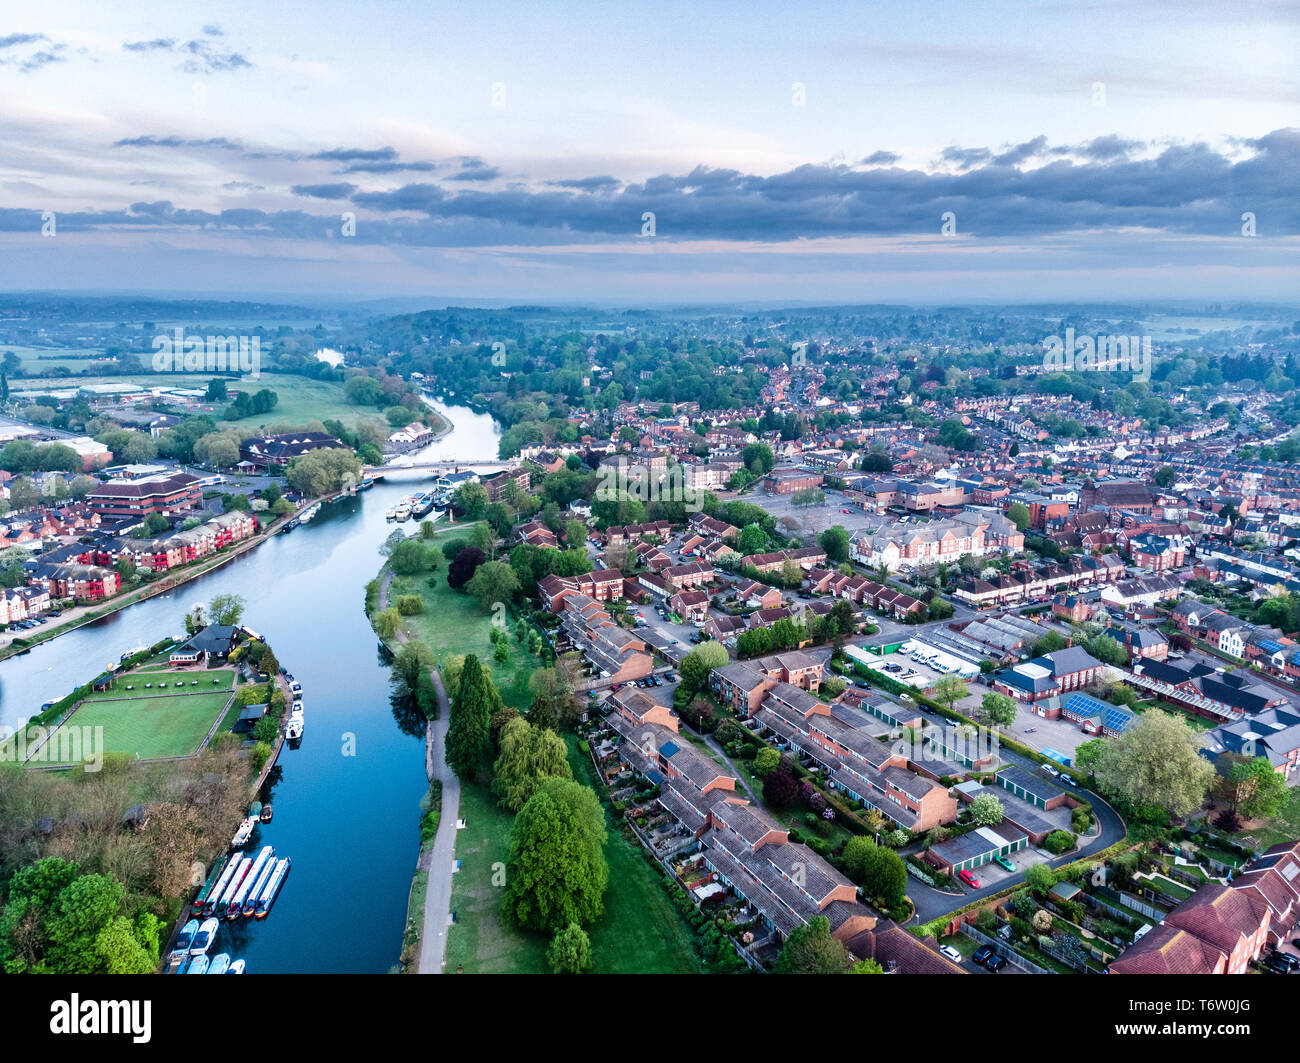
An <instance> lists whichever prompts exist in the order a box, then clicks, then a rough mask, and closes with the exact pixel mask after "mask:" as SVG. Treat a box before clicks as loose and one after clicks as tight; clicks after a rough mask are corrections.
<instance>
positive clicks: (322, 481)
mask: <svg viewBox="0 0 1300 1063" xmlns="http://www.w3.org/2000/svg"><path fill="white" fill-rule="evenodd" d="M287 479H288V481H289V486H290V487H292V488H293V489H294V490H295V491H298V492H299V493H300V494H303V495H308V496H315V495H324V494H329V493H330V492H331V491H338V490H341V489H342V487H343V486H344V485H345V484H355V483H358V482H359V481H360V479H361V459H359V458H358V457H357V456H356V455H355V454H353V453H352V451H350V450H347V449H345V448H343V447H326V448H324V449H322V450H312V451H308V452H307V453H306V454H303V455H300V456H299V457H296V458H294V459H293V461H292V462H290V463H289V472H288V476H287Z"/></svg>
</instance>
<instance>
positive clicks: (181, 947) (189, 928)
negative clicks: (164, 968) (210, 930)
mask: <svg viewBox="0 0 1300 1063" xmlns="http://www.w3.org/2000/svg"><path fill="white" fill-rule="evenodd" d="M198 932H199V921H198V920H197V919H191V920H190V921H189V922H188V923H186V924H185V925H184V926H183V927H181V932H180V933H179V934H177V935H176V944H175V945H173V946H172V951H171V953H170V954H169V955H168V957H167V958H168V959H169V960H170V961H171V962H172V963H176V962H177V961H179V960H184V959H185V957H187V956H188V955H189V954H190V945H191V944H192V943H193V941H194V935H195V934H197V933H198Z"/></svg>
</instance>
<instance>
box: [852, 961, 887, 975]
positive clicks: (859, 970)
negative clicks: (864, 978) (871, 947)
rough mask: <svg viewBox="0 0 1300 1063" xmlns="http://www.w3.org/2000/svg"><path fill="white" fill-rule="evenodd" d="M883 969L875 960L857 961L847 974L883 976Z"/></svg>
mask: <svg viewBox="0 0 1300 1063" xmlns="http://www.w3.org/2000/svg"><path fill="white" fill-rule="evenodd" d="M884 973H885V969H884V968H883V967H881V966H880V964H878V963H877V962H876V961H875V960H858V962H857V963H855V964H854V965H853V966H852V967H850V968H849V974H884Z"/></svg>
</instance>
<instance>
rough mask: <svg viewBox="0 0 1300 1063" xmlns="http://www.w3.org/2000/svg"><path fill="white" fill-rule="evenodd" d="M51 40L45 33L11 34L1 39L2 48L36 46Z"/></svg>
mask: <svg viewBox="0 0 1300 1063" xmlns="http://www.w3.org/2000/svg"><path fill="white" fill-rule="evenodd" d="M48 40H49V38H48V37H47V36H45V34H43V33H11V34H9V35H8V36H6V37H0V48H15V47H17V46H18V45H20V44H36V43H37V42H38V41H48Z"/></svg>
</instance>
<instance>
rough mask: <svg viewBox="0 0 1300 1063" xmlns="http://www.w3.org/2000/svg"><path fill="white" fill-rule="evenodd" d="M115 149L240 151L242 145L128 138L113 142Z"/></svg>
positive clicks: (217, 139) (173, 138)
mask: <svg viewBox="0 0 1300 1063" xmlns="http://www.w3.org/2000/svg"><path fill="white" fill-rule="evenodd" d="M113 147H115V148H224V149H225V150H227V151H242V150H243V149H244V145H243V144H241V143H240V142H239V141H238V140H230V139H228V138H226V137H208V138H207V139H206V140H187V139H184V138H182V137H177V136H170V137H154V136H143V137H129V138H127V139H125V140H115V141H113Z"/></svg>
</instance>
